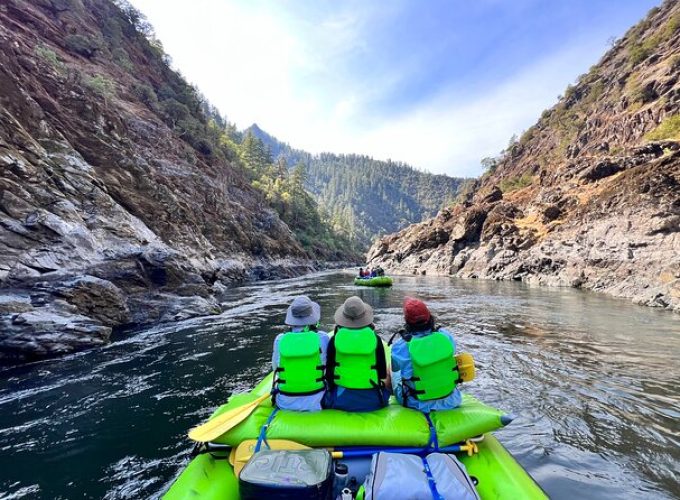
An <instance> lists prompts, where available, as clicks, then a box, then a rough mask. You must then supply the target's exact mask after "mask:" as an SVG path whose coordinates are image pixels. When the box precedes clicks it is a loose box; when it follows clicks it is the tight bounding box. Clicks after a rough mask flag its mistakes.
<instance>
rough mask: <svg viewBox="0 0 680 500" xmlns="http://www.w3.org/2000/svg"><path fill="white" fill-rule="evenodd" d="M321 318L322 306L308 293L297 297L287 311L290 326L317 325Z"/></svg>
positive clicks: (287, 320)
mask: <svg viewBox="0 0 680 500" xmlns="http://www.w3.org/2000/svg"><path fill="white" fill-rule="evenodd" d="M320 319H321V306H319V304H317V303H316V302H314V301H312V299H310V298H309V297H307V296H306V295H301V296H299V297H295V299H293V302H291V304H290V306H288V311H286V324H287V325H289V326H308V325H316V324H317V323H318V322H319V320H320Z"/></svg>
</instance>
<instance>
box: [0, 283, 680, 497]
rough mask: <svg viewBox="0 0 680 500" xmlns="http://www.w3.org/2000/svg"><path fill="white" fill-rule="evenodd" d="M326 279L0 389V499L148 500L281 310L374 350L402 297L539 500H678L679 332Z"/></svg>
mask: <svg viewBox="0 0 680 500" xmlns="http://www.w3.org/2000/svg"><path fill="white" fill-rule="evenodd" d="M351 280H352V277H351V275H350V274H347V273H342V272H328V273H320V274H316V275H310V276H305V277H302V278H298V279H292V280H284V281H278V282H265V283H258V284H253V285H248V286H243V287H239V288H235V289H233V290H231V291H230V297H229V298H228V303H229V304H230V309H229V310H228V311H227V312H225V313H223V314H222V315H220V316H217V317H211V318H202V319H198V320H193V321H188V322H185V323H180V324H174V325H170V326H164V327H157V328H153V329H150V330H147V331H142V332H133V333H128V334H126V335H124V336H121V337H122V338H119V339H114V342H113V343H112V344H110V345H109V346H107V347H105V348H102V349H96V350H91V351H86V352H83V353H79V354H76V355H70V356H68V357H65V358H61V359H56V360H50V361H44V362H39V363H34V364H30V365H27V366H23V367H18V368H10V369H5V370H3V371H2V372H0V498H1V499H9V498H45V499H56V498H64V499H65V498H68V499H73V498H107V499H114V498H116V499H117V498H153V497H156V496H158V495H160V494H161V493H162V492H163V491H164V490H165V489H166V488H167V487H168V485H169V484H170V482H171V481H172V479H173V478H174V477H175V476H176V474H177V473H178V472H179V470H180V469H181V468H182V467H183V466H184V465H185V464H186V462H187V460H188V452H189V450H190V448H191V444H190V443H189V442H188V440H187V439H186V437H185V436H186V431H187V429H189V428H190V427H192V426H193V425H194V424H196V423H198V422H200V421H201V420H203V419H204V418H206V417H207V416H208V415H209V414H210V413H211V412H212V411H213V410H214V409H215V408H216V407H217V406H218V405H219V404H221V403H222V402H224V401H225V400H226V399H227V397H228V396H229V395H230V394H231V393H233V392H235V391H243V390H247V389H248V388H250V387H251V386H252V385H253V384H254V383H255V382H257V381H258V380H259V379H260V378H261V377H262V376H264V375H265V374H266V373H267V371H268V363H269V360H270V356H271V344H272V341H273V339H274V336H275V335H276V334H277V333H279V332H281V331H282V330H283V329H282V326H281V325H280V322H281V321H282V320H283V317H284V312H285V308H286V305H287V303H288V302H289V301H290V300H291V298H292V297H293V296H295V295H296V294H300V293H305V294H308V295H309V296H310V297H312V298H314V299H315V300H317V301H318V302H319V303H320V304H321V307H322V324H325V325H327V326H330V324H331V323H332V315H333V311H334V309H335V307H337V306H338V305H339V304H340V303H342V301H343V300H344V299H345V298H347V297H348V296H350V295H352V294H357V295H359V296H361V297H362V298H363V299H364V300H365V301H367V302H369V303H370V304H371V305H373V307H374V308H375V311H376V324H377V326H378V329H379V331H380V332H381V333H382V334H383V336H384V337H386V338H387V337H388V336H389V334H390V333H391V332H394V331H396V330H397V329H398V328H399V327H400V326H401V302H402V300H403V297H404V296H405V295H412V296H416V297H419V298H422V299H424V300H425V301H427V303H428V304H429V305H430V306H431V309H432V311H433V312H434V313H435V314H436V315H437V318H438V320H439V323H441V324H442V325H446V326H448V327H450V329H452V330H453V331H454V333H455V334H456V337H457V340H458V343H459V350H464V351H468V352H472V353H473V354H474V355H475V358H476V360H477V367H478V377H477V379H475V380H474V381H473V382H471V383H469V384H466V385H465V386H464V390H465V391H467V392H470V393H471V394H473V395H474V396H476V397H478V398H479V399H481V400H483V401H484V402H486V403H488V404H490V405H494V406H497V407H499V408H502V409H504V410H506V411H508V412H511V413H514V414H515V415H516V416H517V418H516V420H515V421H514V422H513V423H512V424H511V425H510V426H508V427H507V428H505V429H503V430H501V431H499V432H498V433H497V435H498V437H499V438H500V440H501V441H502V442H503V443H504V444H505V445H506V447H507V448H508V449H509V450H510V451H511V452H512V453H513V454H514V455H515V457H516V458H517V459H518V460H519V462H520V463H521V464H522V465H523V466H524V467H525V468H526V469H527V470H528V471H529V472H530V473H531V474H532V476H533V477H534V478H535V479H536V480H537V481H538V482H539V484H540V485H541V486H542V487H543V488H544V489H545V491H546V492H547V493H548V494H549V495H550V496H551V497H552V498H555V499H567V498H679V497H680V479H679V476H678V474H679V471H680V384H679V383H678V380H679V379H680V370H679V369H678V366H679V364H680V315H676V314H672V313H668V312H664V311H658V310H654V309H649V308H644V307H640V306H635V305H633V304H631V303H629V302H627V301H623V300H617V299H612V298H608V297H606V296H601V295H597V294H593V293H587V292H581V291H577V290H571V289H549V288H535V287H529V286H526V285H523V284H521V283H504V282H489V281H474V280H458V279H449V278H441V277H425V276H422V277H397V279H396V280H395V286H394V287H393V288H391V289H368V288H359V287H354V286H353V285H351Z"/></svg>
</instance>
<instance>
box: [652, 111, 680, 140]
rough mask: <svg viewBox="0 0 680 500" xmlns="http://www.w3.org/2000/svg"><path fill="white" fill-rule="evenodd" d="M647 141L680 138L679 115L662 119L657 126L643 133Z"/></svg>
mask: <svg viewBox="0 0 680 500" xmlns="http://www.w3.org/2000/svg"><path fill="white" fill-rule="evenodd" d="M645 139H647V140H648V141H663V140H667V139H670V140H680V115H673V116H669V117H668V118H666V119H665V120H664V121H662V122H661V123H660V124H659V126H658V127H656V128H655V129H654V130H652V131H651V132H649V133H648V134H647V135H645Z"/></svg>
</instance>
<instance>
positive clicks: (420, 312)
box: [404, 297, 432, 325]
mask: <svg viewBox="0 0 680 500" xmlns="http://www.w3.org/2000/svg"><path fill="white" fill-rule="evenodd" d="M431 317H432V315H431V314H430V310H429V309H428V308H427V306H426V305H425V302H423V301H422V300H418V299H414V298H413V297H404V320H405V321H406V323H408V324H409V325H420V324H423V323H427V322H428V321H430V318H431Z"/></svg>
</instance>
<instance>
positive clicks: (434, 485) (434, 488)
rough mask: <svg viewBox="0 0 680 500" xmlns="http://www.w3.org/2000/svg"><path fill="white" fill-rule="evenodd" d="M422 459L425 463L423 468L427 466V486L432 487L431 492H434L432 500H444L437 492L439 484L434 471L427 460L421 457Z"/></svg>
mask: <svg viewBox="0 0 680 500" xmlns="http://www.w3.org/2000/svg"><path fill="white" fill-rule="evenodd" d="M420 459H421V460H422V461H423V466H425V475H426V476H427V484H428V485H429V486H430V491H431V492H432V498H433V499H434V500H444V497H442V496H441V495H440V494H439V492H438V491H437V483H436V482H435V480H434V476H433V475H432V471H431V470H430V464H428V463H427V458H425V457H421V458H420Z"/></svg>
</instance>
